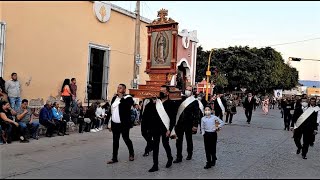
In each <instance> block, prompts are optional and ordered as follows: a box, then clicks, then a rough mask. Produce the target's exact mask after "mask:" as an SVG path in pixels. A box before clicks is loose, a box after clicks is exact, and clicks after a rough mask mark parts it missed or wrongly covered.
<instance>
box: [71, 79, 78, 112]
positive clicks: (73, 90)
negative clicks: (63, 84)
mask: <svg viewBox="0 0 320 180" xmlns="http://www.w3.org/2000/svg"><path fill="white" fill-rule="evenodd" d="M76 83H77V80H76V78H71V84H70V90H71V94H72V103H71V106H72V107H74V106H76V105H77V85H76Z"/></svg>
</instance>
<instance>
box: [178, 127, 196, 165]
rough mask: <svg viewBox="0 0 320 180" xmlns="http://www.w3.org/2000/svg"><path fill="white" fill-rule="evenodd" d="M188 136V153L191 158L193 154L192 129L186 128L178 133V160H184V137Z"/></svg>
mask: <svg viewBox="0 0 320 180" xmlns="http://www.w3.org/2000/svg"><path fill="white" fill-rule="evenodd" d="M184 134H186V141H187V152H188V155H189V156H192V154H193V142H192V128H184V129H181V130H180V131H177V137H178V139H177V141H176V147H177V158H178V159H182V146H183V136H184Z"/></svg>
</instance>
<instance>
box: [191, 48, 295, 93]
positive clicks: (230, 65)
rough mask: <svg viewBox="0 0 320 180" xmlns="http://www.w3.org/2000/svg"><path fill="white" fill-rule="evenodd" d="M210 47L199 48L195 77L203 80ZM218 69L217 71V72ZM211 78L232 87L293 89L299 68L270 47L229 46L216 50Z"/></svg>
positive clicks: (213, 55)
mask: <svg viewBox="0 0 320 180" xmlns="http://www.w3.org/2000/svg"><path fill="white" fill-rule="evenodd" d="M209 54H210V51H204V50H203V48H202V47H201V46H199V47H198V51H197V70H196V81H197V82H200V81H201V80H202V79H203V78H204V77H206V76H205V72H206V70H207V67H208V58H209ZM216 70H218V72H216V73H214V72H215V71H216ZM210 71H211V72H212V76H211V80H212V81H213V82H215V84H216V85H220V86H223V87H224V88H227V89H229V90H234V89H235V88H237V89H240V88H242V87H245V88H247V89H249V90H252V91H256V92H271V91H272V90H273V89H291V88H293V87H295V86H296V85H297V84H298V79H299V76H298V71H297V70H296V69H295V68H292V67H290V66H288V65H287V64H285V63H284V60H283V58H282V56H281V54H280V53H279V52H277V51H276V50H274V49H273V48H271V47H266V48H259V49H258V48H249V47H248V46H245V47H241V46H235V47H229V48H222V49H217V50H214V52H213V53H212V57H211V63H210Z"/></svg>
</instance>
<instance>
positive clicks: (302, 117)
mask: <svg viewBox="0 0 320 180" xmlns="http://www.w3.org/2000/svg"><path fill="white" fill-rule="evenodd" d="M301 101H302V102H301V105H302V106H301V108H296V109H295V111H294V114H293V119H292V120H293V122H294V142H295V144H296V146H297V148H298V149H297V154H300V152H301V150H302V158H303V159H307V157H306V156H307V153H308V149H309V145H310V144H312V142H313V135H315V134H317V132H318V125H319V114H318V113H320V108H319V107H318V106H316V105H315V98H311V99H310V106H309V107H308V103H307V99H306V98H302V99H301ZM302 135H303V145H301V142H300V141H301V137H302Z"/></svg>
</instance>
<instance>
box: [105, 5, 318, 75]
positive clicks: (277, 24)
mask: <svg viewBox="0 0 320 180" xmlns="http://www.w3.org/2000/svg"><path fill="white" fill-rule="evenodd" d="M111 3H113V4H115V5H118V6H120V7H122V8H124V9H127V10H130V11H135V5H136V1H111ZM161 8H164V9H167V10H168V17H171V18H172V19H173V20H175V21H177V22H178V23H179V31H181V30H182V29H187V30H188V31H192V30H197V35H198V39H199V45H201V46H202V47H203V48H204V49H205V50H210V49H211V48H226V47H229V46H249V47H265V46H271V47H273V48H274V49H275V50H277V51H279V52H280V53H281V54H282V57H283V59H284V60H285V62H287V61H288V58H289V57H300V58H305V59H318V60H320V2H312V1H310V2H308V1H303V2H302V1H300V2H295V1H292V2H290V1H261V2H258V1H256V2H254V1H253V2H249V1H240V2H235V1H226V2H222V1H211V2H210V1H185V2H183V1H181V2H178V1H141V2H140V11H141V15H142V16H143V17H146V18H148V19H150V20H154V19H156V18H157V11H159V10H160V9H161ZM304 40H306V41H304ZM297 41H303V42H297ZM292 42H295V43H292ZM285 43H288V44H285ZM278 44H282V45H278ZM272 45H275V46H272ZM290 65H291V66H292V67H295V68H297V70H298V71H299V77H300V80H318V81H320V61H307V60H302V61H300V62H291V63H290Z"/></svg>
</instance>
